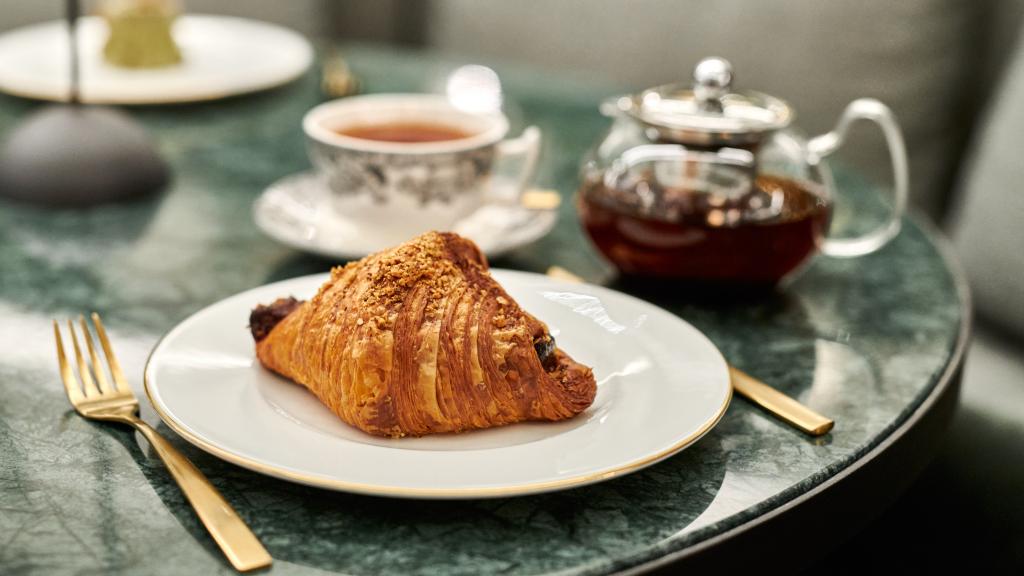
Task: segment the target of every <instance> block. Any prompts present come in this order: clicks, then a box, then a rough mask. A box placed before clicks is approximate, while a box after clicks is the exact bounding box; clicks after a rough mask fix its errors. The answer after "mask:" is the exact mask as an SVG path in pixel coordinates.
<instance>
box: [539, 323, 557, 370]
mask: <svg viewBox="0 0 1024 576" xmlns="http://www.w3.org/2000/svg"><path fill="white" fill-rule="evenodd" d="M557 348H558V346H557V345H556V344H555V339H554V337H553V336H551V334H548V333H546V332H545V333H544V334H541V335H540V336H538V337H537V338H534V339H533V349H534V350H536V351H537V358H540V363H541V365H542V366H544V368H551V366H548V361H549V360H553V359H554V358H555V349H557Z"/></svg>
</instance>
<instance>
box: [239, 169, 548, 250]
mask: <svg viewBox="0 0 1024 576" xmlns="http://www.w3.org/2000/svg"><path fill="white" fill-rule="evenodd" d="M499 185H500V184H499ZM327 194H328V192H327V191H326V190H325V189H324V184H323V181H322V180H321V179H320V178H319V177H318V176H317V175H316V173H314V172H301V173H299V174H293V175H291V176H287V177H285V178H282V179H281V180H278V181H277V182H274V183H273V184H271V185H270V186H269V187H268V188H267V189H266V190H264V191H263V193H262V194H261V195H260V197H259V198H257V199H256V202H255V203H254V204H253V219H254V220H255V221H256V226H257V227H259V229H260V230H263V232H264V233H266V234H267V235H268V236H270V237H271V238H273V239H275V240H277V241H278V242H281V243H282V244H285V245H287V246H291V247H292V248H296V249H298V250H302V251H305V252H312V253H314V254H320V255H321V256H327V257H330V258H340V259H342V260H355V259H358V258H362V257H363V256H366V255H368V254H373V253H374V252H379V251H381V250H383V249H385V248H388V247H389V246H388V245H385V244H381V243H379V241H376V240H375V238H377V236H376V235H374V234H367V233H365V232H366V231H365V230H363V228H361V226H360V222H359V221H357V220H350V219H347V218H342V217H340V216H338V215H336V214H335V213H334V211H333V210H332V209H331V207H330V206H328V198H327ZM557 221H558V209H557V208H554V209H550V210H528V209H526V208H522V207H518V206H497V205H493V206H485V207H483V208H481V209H479V210H477V211H476V212H474V213H473V214H471V215H469V216H467V217H466V218H465V219H464V220H462V221H461V222H459V223H457V224H456V225H455V226H454V227H453V230H454V231H455V232H458V233H459V234H461V235H462V236H465V237H467V238H470V239H472V240H473V241H474V242H476V244H477V246H479V247H480V249H481V250H483V251H484V254H487V256H488V257H490V258H496V257H498V256H500V255H502V254H505V253H506V252H508V251H509V250H513V249H515V248H519V247H522V246H526V245H527V244H530V243H532V242H536V241H537V240H539V239H541V238H543V237H544V236H545V235H546V234H547V233H548V232H550V231H551V229H552V228H554V226H555V223H556V222H557Z"/></svg>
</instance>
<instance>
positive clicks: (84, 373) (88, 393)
mask: <svg viewBox="0 0 1024 576" xmlns="http://www.w3.org/2000/svg"><path fill="white" fill-rule="evenodd" d="M68 330H69V331H70V332H71V344H72V345H74V348H75V360H76V361H77V362H78V375H79V376H80V377H81V378H82V389H83V390H85V397H86V398H93V397H96V396H99V395H100V391H99V390H98V389H97V388H96V383H95V382H93V379H92V374H90V373H89V365H88V364H86V363H85V358H84V357H83V356H82V349H81V348H79V347H78V336H76V335H75V325H74V324H73V323H72V322H71V320H70V319H68Z"/></svg>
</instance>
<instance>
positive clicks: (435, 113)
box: [303, 94, 540, 245]
mask: <svg viewBox="0 0 1024 576" xmlns="http://www.w3.org/2000/svg"><path fill="white" fill-rule="evenodd" d="M303 130H304V131H305V133H306V137H307V141H308V147H309V148H308V149H309V156H310V160H311V161H312V163H313V165H314V166H315V167H316V169H317V170H318V171H319V172H320V174H321V175H322V176H323V179H324V182H325V184H326V187H327V189H328V190H329V194H330V204H331V206H332V209H333V210H334V211H335V212H336V213H337V214H338V215H339V216H341V217H343V218H345V219H348V220H353V221H358V222H359V225H360V228H361V229H365V230H366V231H367V232H366V233H367V234H368V235H372V236H374V238H373V239H374V240H376V241H378V242H379V243H381V244H382V245H389V244H395V243H399V242H402V241H405V240H407V239H408V238H410V237H413V236H415V235H417V234H420V233H423V232H426V231H428V230H448V229H451V228H452V227H453V226H454V225H455V224H456V223H458V222H459V221H460V220H462V219H463V218H465V217H467V216H469V215H470V214H472V213H473V212H475V211H476V210H477V209H479V208H480V207H481V206H483V205H484V204H487V203H495V202H498V203H508V204H514V203H517V202H518V200H519V195H520V194H521V193H522V191H523V190H524V189H525V188H526V186H527V185H528V184H529V183H530V181H531V180H532V178H533V174H534V171H535V168H536V163H537V156H538V153H539V150H540V131H539V130H538V129H537V128H535V127H530V128H527V129H526V130H524V131H523V134H522V135H521V136H519V137H518V138H513V139H505V136H506V134H507V133H508V130H509V123H508V119H507V118H506V117H505V116H504V115H503V114H501V113H500V112H485V113H480V112H469V111H465V110H461V109H459V108H458V107H456V106H455V105H453V104H452V103H451V102H450V101H449V100H448V99H447V98H445V97H444V96H439V95H431V94H372V95H366V96H357V97H350V98H344V99H341V100H334V101H331V102H327V103H324V104H321V105H319V106H317V107H315V108H313V109H312V110H310V111H309V112H308V113H307V114H306V116H305V118H304V119H303ZM507 163H516V164H517V170H516V171H515V177H514V178H513V183H514V185H513V186H511V187H503V188H502V189H501V190H500V191H499V189H498V187H496V186H494V185H493V184H494V182H493V176H494V175H495V173H496V172H497V171H498V170H499V169H500V167H501V166H502V165H504V164H507ZM502 171H503V172H504V171H505V170H502Z"/></svg>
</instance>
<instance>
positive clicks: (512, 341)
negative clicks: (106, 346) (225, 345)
mask: <svg viewBox="0 0 1024 576" xmlns="http://www.w3.org/2000/svg"><path fill="white" fill-rule="evenodd" d="M250 327H251V330H252V334H253V338H254V339H255V340H256V355H257V357H258V358H259V361H260V363H262V364H263V366H264V367H266V368H268V369H270V370H272V371H274V372H277V373H278V374H281V375H282V376H284V377H286V378H290V379H291V380H294V381H295V382H297V383H299V384H301V385H303V386H305V387H306V388H308V389H309V390H310V391H311V392H312V393H313V394H315V395H316V397H317V398H319V399H320V401H321V402H323V403H324V404H325V405H327V407H328V408H330V409H331V411H333V412H334V413H335V414H337V415H338V417H340V418H341V419H342V420H344V421H345V422H347V423H348V424H350V425H352V426H355V427H356V428H359V429H360V430H363V431H364V432H367V433H370V434H375V435H379V436H392V437H399V436H407V435H408V436H422V435H425V434H434V433H440V432H463V431H467V430H474V429H480V428H490V427H494V426H503V425H506V424H512V423H514V422H521V421H525V420H563V419H566V418H571V417H573V416H575V415H576V414H579V413H580V412H582V411H583V410H585V409H586V408H587V407H588V406H590V404H591V403H592V402H593V401H594V395H595V393H596V390H597V385H596V383H595V381H594V375H593V373H592V372H591V370H590V368H588V367H586V366H584V365H582V364H580V363H578V362H576V361H574V360H573V359H572V358H570V357H569V356H568V355H567V354H566V353H565V352H563V351H562V350H561V349H559V348H558V347H556V346H555V343H554V340H553V339H552V337H551V335H550V334H549V333H548V329H547V327H546V326H545V325H544V323H543V322H540V321H539V320H537V319H536V318H534V317H533V316H531V315H530V314H529V313H527V312H525V311H524V310H523V309H522V308H520V307H519V305H518V304H516V302H515V301H514V300H513V299H512V298H511V297H510V296H509V295H508V294H507V293H506V292H505V290H504V289H503V288H502V287H501V286H500V285H499V284H498V283H497V282H496V281H495V280H494V278H492V277H491V275H490V272H489V270H488V266H487V260H486V259H485V258H484V255H483V254H482V253H481V252H480V249H479V248H477V247H476V245H475V244H473V242H471V241H469V240H467V239H465V238H462V237H460V236H458V235H456V234H452V233H438V232H429V233H427V234H424V235H422V236H420V237H418V238H415V239H414V240H411V241H409V242H407V243H405V244H402V245H400V246H398V247H396V248H392V249H390V250H386V251H383V252H380V253H377V254H374V255H371V256H368V257H366V258H364V259H362V260H360V261H358V262H352V263H350V264H348V265H347V266H344V267H340V268H335V269H334V270H332V271H331V278H330V279H329V280H328V281H327V282H326V283H325V284H324V285H323V286H321V287H320V290H319V292H317V294H316V296H314V297H313V298H312V299H311V300H309V301H305V302H299V301H297V300H295V299H294V298H282V299H279V300H277V301H276V302H273V303H271V304H269V305H266V306H258V307H257V308H256V309H255V310H253V311H252V315H251V317H250Z"/></svg>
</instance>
